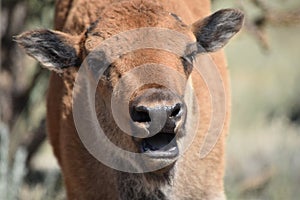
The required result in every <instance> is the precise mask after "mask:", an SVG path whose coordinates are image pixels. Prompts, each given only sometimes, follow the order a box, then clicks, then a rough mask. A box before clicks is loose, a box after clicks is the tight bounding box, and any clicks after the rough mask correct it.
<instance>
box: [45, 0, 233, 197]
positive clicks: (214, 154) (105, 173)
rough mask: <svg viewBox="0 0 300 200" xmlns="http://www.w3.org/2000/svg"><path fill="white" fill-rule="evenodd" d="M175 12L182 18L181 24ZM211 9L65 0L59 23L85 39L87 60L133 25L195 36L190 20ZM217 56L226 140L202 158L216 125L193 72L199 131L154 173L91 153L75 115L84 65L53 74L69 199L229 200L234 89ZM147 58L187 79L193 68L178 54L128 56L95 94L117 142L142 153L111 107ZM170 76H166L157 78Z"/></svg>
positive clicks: (204, 3) (80, 47)
mask: <svg viewBox="0 0 300 200" xmlns="http://www.w3.org/2000/svg"><path fill="white" fill-rule="evenodd" d="M169 13H175V14H176V15H178V16H180V17H181V18H182V22H181V21H180V19H179V18H178V17H177V16H175V15H173V14H172V15H170V14H169ZM209 13H210V2H209V1H208V0H201V1H197V0H186V1H178V0H168V1H147V0H132V1H126V0H124V1H121V0H103V1H97V0H90V1H88V0H73V1H72V0H68V1H64V0H58V1H57V3H56V16H55V27H56V29H57V30H60V31H63V32H65V33H69V34H72V35H74V38H80V40H79V41H78V40H77V42H75V43H74V42H73V43H74V44H75V46H76V47H74V48H75V49H76V51H77V53H78V54H79V55H80V56H81V57H82V59H83V58H84V57H85V56H86V55H87V54H88V53H89V52H90V51H92V50H93V48H94V47H95V46H97V44H99V43H101V41H103V40H105V39H107V38H109V37H110V36H112V35H115V34H118V33H121V32H123V31H126V30H130V29H134V28H140V27H149V26H150V27H163V28H169V29H172V30H176V31H179V32H182V33H183V34H186V35H187V36H189V37H190V38H191V39H193V40H195V36H194V35H193V33H192V31H191V30H190V27H188V26H187V25H190V24H192V23H193V22H195V21H197V20H198V19H202V18H204V17H205V16H207V15H209ZM93 23H94V24H93ZM186 24H187V25H186ZM74 38H73V39H74ZM211 56H212V59H213V61H214V62H215V63H216V65H217V67H218V70H219V72H220V74H221V77H222V79H223V82H224V87H225V93H226V103H227V104H226V108H227V113H226V120H225V125H224V128H223V131H222V134H221V137H220V139H219V140H218V142H217V144H216V145H215V147H214V148H213V150H212V151H211V152H210V153H209V155H208V156H207V157H205V158H204V159H200V158H199V151H200V147H201V145H202V143H203V141H204V137H205V134H206V132H207V130H208V128H209V121H210V119H211V110H212V108H211V107H212V105H211V103H210V94H209V91H208V88H207V86H206V83H205V81H204V80H203V78H202V77H201V76H200V75H199V74H197V73H196V72H195V71H193V72H192V74H191V76H192V80H193V88H194V89H195V92H196V97H197V99H198V103H199V107H201V119H200V122H199V128H198V131H197V136H196V138H195V139H194V141H193V143H192V145H191V146H190V147H189V149H188V150H187V152H185V154H184V155H183V156H182V157H181V158H180V159H179V160H178V161H177V163H176V165H175V166H174V169H173V168H172V166H171V167H170V168H165V169H162V170H159V171H157V172H155V173H147V174H128V173H123V172H118V171H116V170H114V169H111V168H109V167H106V166H105V165H103V164H102V163H100V162H99V161H98V160H96V159H95V158H94V157H93V156H92V155H91V154H89V152H88V151H87V150H86V149H85V147H84V146H83V144H82V143H81V141H80V139H79V137H78V134H77V132H76V128H75V125H74V120H73V115H72V90H73V84H74V80H75V76H76V74H77V68H68V69H67V70H65V71H64V73H62V74H61V75H58V74H56V73H54V72H52V74H51V78H50V82H49V90H48V98H47V127H48V134H49V138H50V142H51V144H52V146H53V149H54V154H55V156H56V157H57V159H58V161H59V164H60V166H61V169H62V174H63V177H64V182H65V185H66V190H67V196H68V199H118V198H121V199H172V200H173V199H180V200H181V199H204V200H208V199H209V200H211V199H225V195H224V188H223V176H224V151H225V147H224V143H225V136H226V133H227V131H228V124H229V111H230V89H229V79H228V71H227V68H226V62H225V59H224V55H223V52H222V51H218V52H216V53H212V54H211ZM145 63H159V64H164V65H167V66H169V67H171V68H172V69H174V70H176V71H178V72H179V73H180V74H182V75H183V76H186V75H188V73H189V72H186V71H185V70H184V68H183V65H182V62H181V60H180V59H179V58H178V57H176V55H174V54H171V53H168V52H163V51H158V50H138V51H135V52H131V53H128V54H126V55H124V56H122V57H121V58H120V59H118V60H117V61H116V62H114V63H113V64H114V66H113V67H111V68H110V69H109V70H107V71H106V72H105V73H106V75H107V78H102V79H101V81H100V82H99V85H98V89H97V91H98V92H97V93H96V102H99V103H97V104H96V110H97V115H98V120H99V121H100V122H101V126H103V127H102V128H103V129H104V131H105V132H106V134H107V136H108V137H109V138H110V139H111V140H112V142H114V143H116V144H117V145H119V146H122V147H123V148H125V149H128V150H131V151H137V149H136V146H135V144H134V143H133V142H132V139H131V137H129V136H128V135H126V134H122V132H121V131H120V130H119V129H118V128H117V126H116V124H115V123H114V121H113V117H112V113H111V111H109V108H110V99H111V91H112V88H113V87H114V86H115V84H116V83H117V81H118V80H119V79H120V78H121V77H122V75H123V74H125V73H126V72H127V71H129V70H131V69H133V68H134V67H135V66H138V65H141V64H145ZM164 78H165V75H161V76H158V77H157V79H164ZM170 169H171V170H170Z"/></svg>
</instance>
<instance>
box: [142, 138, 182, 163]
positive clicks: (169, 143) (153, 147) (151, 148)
mask: <svg viewBox="0 0 300 200" xmlns="http://www.w3.org/2000/svg"><path fill="white" fill-rule="evenodd" d="M175 136H176V135H175V134H174V133H164V132H159V133H157V134H156V135H154V136H152V137H149V138H145V139H143V140H142V141H141V143H140V150H141V152H142V153H144V154H145V155H146V156H149V157H151V158H158V159H163V158H165V159H174V158H176V157H177V156H178V155H179V149H178V145H177V141H176V138H175Z"/></svg>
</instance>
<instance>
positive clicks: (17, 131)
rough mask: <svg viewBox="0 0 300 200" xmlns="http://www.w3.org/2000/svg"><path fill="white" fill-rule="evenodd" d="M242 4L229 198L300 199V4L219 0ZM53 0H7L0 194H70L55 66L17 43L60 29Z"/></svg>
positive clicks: (233, 52)
mask: <svg viewBox="0 0 300 200" xmlns="http://www.w3.org/2000/svg"><path fill="white" fill-rule="evenodd" d="M227 7H235V8H239V9H241V10H244V12H245V14H246V22H245V26H244V28H243V30H242V32H241V33H240V34H239V35H238V36H237V37H235V38H234V39H233V40H232V41H231V42H230V43H229V44H228V45H227V47H226V48H225V50H226V54H227V58H228V65H229V71H230V75H231V85H232V107H233V108H232V120H231V129H230V134H229V136H228V139H227V157H226V163H227V166H226V176H225V188H226V194H227V196H228V199H229V200H234V199H237V200H240V199H245V200H250V199H253V200H259V199H262V200H268V199H270V200H273V199H274V200H276V199H278V200H282V199H287V200H289V199H291V200H294V199H295V200H297V199H299V198H300V87H299V85H300V84H299V83H298V82H300V50H299V47H300V1H299V0H273V1H270V0H269V1H267V0H243V1H237V0H227V1H222V0H213V10H217V9H220V8H227ZM53 15H54V0H44V1H39V0H2V2H1V19H0V20H1V68H0V199H1V200H2V199H3V200H4V199H8V200H10V199H21V200H23V199H26V200H27V199H33V200H34V199H64V198H65V194H64V189H63V186H62V180H61V175H60V172H59V168H58V165H57V163H56V160H55V158H54V157H53V154H52V150H51V147H50V146H49V143H48V141H47V139H46V135H45V95H46V89H47V84H48V76H49V72H48V70H45V69H42V68H41V67H40V66H39V65H38V64H37V63H36V62H35V61H34V60H33V59H31V58H30V57H28V56H25V54H24V52H23V51H22V50H21V49H20V48H18V47H17V46H16V43H14V42H13V36H14V35H17V34H19V33H21V32H22V31H24V30H30V29H37V28H52V27H53Z"/></svg>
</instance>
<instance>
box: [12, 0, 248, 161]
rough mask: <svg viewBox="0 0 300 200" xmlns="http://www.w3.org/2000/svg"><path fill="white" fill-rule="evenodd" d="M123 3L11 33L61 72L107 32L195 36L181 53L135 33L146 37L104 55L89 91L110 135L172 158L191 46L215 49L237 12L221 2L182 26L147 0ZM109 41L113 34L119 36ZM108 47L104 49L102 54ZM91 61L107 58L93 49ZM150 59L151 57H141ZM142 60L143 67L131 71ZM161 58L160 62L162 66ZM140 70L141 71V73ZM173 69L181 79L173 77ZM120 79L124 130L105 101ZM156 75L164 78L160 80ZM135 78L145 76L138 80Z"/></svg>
mask: <svg viewBox="0 0 300 200" xmlns="http://www.w3.org/2000/svg"><path fill="white" fill-rule="evenodd" d="M149 4H151V3H149ZM129 6H132V5H131V4H130V5H123V6H121V7H119V8H109V9H104V11H103V12H102V13H101V14H100V16H98V19H97V20H95V21H94V22H93V23H91V24H90V25H88V26H87V27H89V28H87V29H86V30H82V32H81V33H78V34H77V35H74V34H71V33H64V32H60V31H53V30H36V31H29V32H25V33H23V34H21V35H19V36H17V37H16V41H17V42H18V43H19V44H20V45H21V46H22V47H24V49H25V51H26V52H27V53H28V54H29V55H30V56H32V57H34V58H35V59H37V60H38V61H39V62H41V63H42V64H43V65H44V66H45V67H46V68H48V69H50V70H53V71H56V72H58V73H61V72H64V70H68V68H69V67H79V66H80V65H81V64H82V63H83V61H84V60H85V59H86V58H87V57H88V55H89V54H90V53H92V52H94V51H97V47H98V46H99V45H102V44H103V43H104V42H105V40H108V39H109V38H111V37H113V36H114V35H118V34H120V33H122V32H124V31H128V30H133V29H141V28H144V27H151V28H164V29H169V30H172V31H176V32H179V33H181V34H183V35H185V36H186V37H187V38H189V39H190V40H191V41H193V44H194V47H196V48H194V49H193V50H189V49H188V48H189V45H187V46H185V47H184V48H186V51H183V53H182V55H178V54H174V53H172V52H170V51H164V50H162V49H151V48H147V45H150V46H151V41H150V43H149V41H147V40H146V39H147V38H146V37H147V35H141V36H140V37H141V39H142V40H143V39H144V40H145V48H139V49H135V50H134V51H131V52H124V54H122V55H119V56H118V57H117V58H115V60H113V61H112V62H111V63H109V66H108V68H107V69H105V70H104V71H103V74H102V76H101V78H100V80H99V82H98V87H97V92H96V95H95V98H96V100H95V104H96V105H95V107H96V111H97V116H98V120H99V122H100V124H101V126H102V128H103V130H104V132H105V134H106V135H107V136H108V138H109V139H110V140H111V141H112V142H113V143H115V144H116V145H118V146H120V147H121V148H124V149H126V150H129V151H132V152H138V153H144V154H145V155H147V156H148V157H150V158H151V159H153V160H154V161H157V162H163V160H165V159H175V158H176V157H177V156H178V153H179V151H180V149H178V145H177V142H176V141H177V139H178V138H181V137H184V136H185V135H186V134H188V133H187V132H186V131H185V121H186V116H187V111H188V109H187V106H186V103H185V102H184V91H183V89H182V88H184V87H185V85H184V84H186V82H187V81H188V78H189V76H190V74H191V73H192V71H193V64H192V63H193V58H194V57H195V56H196V55H197V54H200V53H204V52H214V51H217V50H219V49H220V48H222V47H223V46H224V45H225V44H226V43H227V42H228V41H229V39H230V38H231V37H232V36H233V35H234V34H235V33H237V32H238V31H239V30H240V28H241V25H242V21H243V14H242V13H241V12H239V11H237V10H232V9H225V10H220V11H218V12H216V13H214V14H212V15H210V16H208V17H206V18H204V19H201V20H199V21H197V22H195V23H194V24H192V25H191V26H188V25H186V24H184V23H183V22H182V21H181V20H180V18H178V17H177V16H176V15H174V14H170V13H168V12H166V11H164V10H162V9H161V7H159V6H157V7H155V6H153V5H151V6H149V9H147V8H145V7H141V8H136V7H134V8H132V7H130V8H129ZM149 34H151V31H150V32H149ZM124 40H128V41H126V45H129V46H130V45H133V44H134V43H135V42H136V41H135V40H133V39H132V38H130V37H128V38H126V37H125V39H124V38H123V39H122V40H121V41H120V40H119V44H118V43H117V44H118V45H119V46H116V45H115V46H114V47H111V49H110V46H108V50H110V51H111V52H113V51H122V49H124V48H127V47H124V45H123V44H124ZM170 40H173V41H172V42H173V43H176V42H177V41H176V37H174V38H170ZM115 41H118V38H117V39H116V40H115ZM152 42H153V43H163V42H164V41H161V40H159V35H157V41H155V40H153V41H152ZM165 42H166V43H167V42H168V41H165ZM102 53H103V51H102ZM106 53H107V52H104V55H102V56H103V57H104V58H105V59H107V58H106V57H107V55H105V54H106ZM95 55H100V54H95ZM94 62H96V63H97V62H98V65H99V63H106V62H107V60H106V61H103V60H102V61H101V59H98V61H97V56H96V59H95V60H94ZM149 63H150V65H147V64H149ZM96 65H97V64H96ZM145 65H147V66H146V67H145ZM141 66H144V68H139V69H140V70H139V71H137V72H136V73H131V72H132V71H133V70H135V69H137V68H138V67H141ZM159 66H166V67H165V68H164V69H162V68H161V67H159ZM100 68H101V65H100ZM141 71H143V73H139V72H141ZM168 71H173V72H174V73H170V72H168ZM75 74H76V73H75ZM128 74H130V75H128ZM173 74H179V76H180V77H181V79H182V80H183V81H181V80H178V79H177V78H176V77H174V76H173ZM74 76H75V75H74ZM145 80H147V81H145ZM151 80H153V82H151ZM184 81H185V82H184ZM120 82H122V85H123V89H122V90H118V92H117V94H116V95H119V96H121V97H122V96H126V97H128V99H129V101H128V105H122V106H123V107H124V106H125V107H126V109H127V111H128V113H127V115H128V116H129V117H130V120H129V121H130V122H129V121H128V124H129V126H130V127H131V133H130V134H129V135H128V134H124V132H123V131H122V130H121V129H120V128H119V127H118V126H117V124H116V122H115V120H114V117H113V114H114V113H113V111H112V109H111V107H112V105H111V104H112V103H115V102H114V101H112V98H113V95H114V94H113V93H114V89H115V88H116V87H118V84H120ZM162 82H163V83H166V84H160V83H162ZM137 83H143V84H141V85H140V86H139V87H136V84H137ZM166 85H167V86H166ZM128 88H134V89H133V90H130V94H129V95H128V94H127V93H128V92H129V89H128ZM194 89H197V88H194ZM70 98H71V97H70ZM189 109H192V108H189ZM120 114H122V113H120ZM162 116H163V117H162ZM161 120H163V123H161ZM147 134H148V135H147ZM174 138H175V139H174Z"/></svg>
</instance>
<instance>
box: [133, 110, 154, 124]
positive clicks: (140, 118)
mask: <svg viewBox="0 0 300 200" xmlns="http://www.w3.org/2000/svg"><path fill="white" fill-rule="evenodd" d="M131 118H132V120H133V121H134V122H140V123H143V122H150V121H151V118H150V116H149V111H148V109H147V108H146V107H145V106H138V107H136V106H134V107H133V109H132V111H131Z"/></svg>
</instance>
